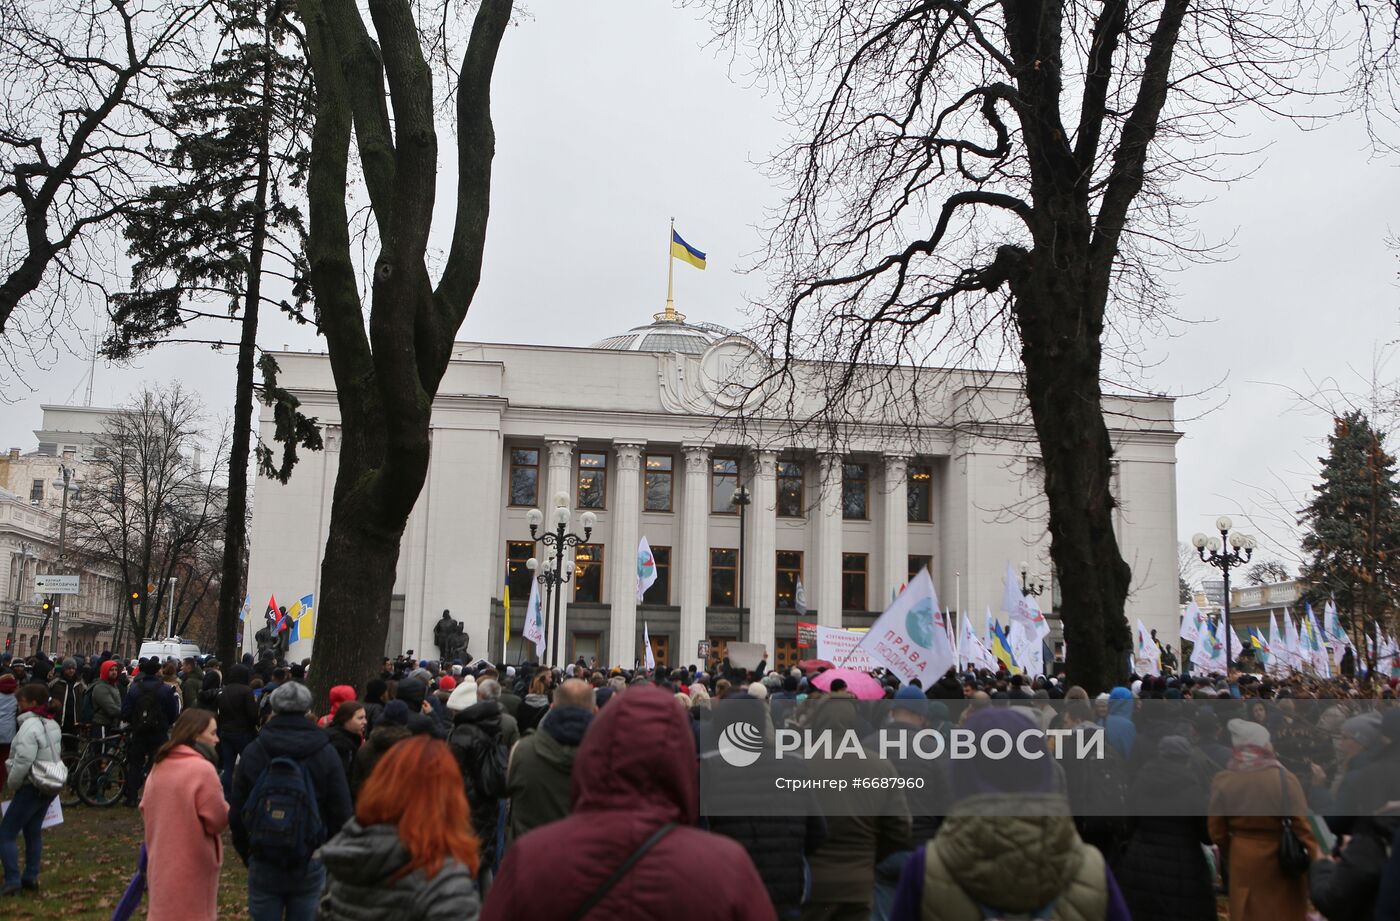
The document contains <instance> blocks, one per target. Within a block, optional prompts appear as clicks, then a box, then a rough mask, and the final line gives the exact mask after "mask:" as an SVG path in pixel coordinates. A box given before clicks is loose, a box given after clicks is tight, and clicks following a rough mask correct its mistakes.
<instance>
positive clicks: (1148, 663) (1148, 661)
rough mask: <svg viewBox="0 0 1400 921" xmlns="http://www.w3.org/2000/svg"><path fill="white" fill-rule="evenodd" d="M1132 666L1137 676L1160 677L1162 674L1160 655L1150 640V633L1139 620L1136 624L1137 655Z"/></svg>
mask: <svg viewBox="0 0 1400 921" xmlns="http://www.w3.org/2000/svg"><path fill="white" fill-rule="evenodd" d="M1135 659H1136V661H1135V662H1134V666H1135V668H1136V671H1137V673H1138V674H1139V675H1160V674H1161V673H1162V653H1161V650H1159V649H1158V648H1157V643H1156V641H1154V640H1153V639H1152V633H1151V631H1149V630H1148V629H1147V625H1146V624H1144V623H1143V622H1142V620H1141V619H1139V620H1138V622H1137V655H1136V657H1135Z"/></svg>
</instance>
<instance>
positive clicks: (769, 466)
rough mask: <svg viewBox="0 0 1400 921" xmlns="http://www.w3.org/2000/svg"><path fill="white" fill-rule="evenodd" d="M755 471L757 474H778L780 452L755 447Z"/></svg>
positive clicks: (753, 455)
mask: <svg viewBox="0 0 1400 921" xmlns="http://www.w3.org/2000/svg"><path fill="white" fill-rule="evenodd" d="M752 458H753V472H754V475H755V476H764V477H770V476H776V475H777V472H778V452H777V451H767V450H763V449H758V448H756V449H754V451H753V452H752Z"/></svg>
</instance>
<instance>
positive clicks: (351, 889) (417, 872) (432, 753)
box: [319, 736, 481, 921]
mask: <svg viewBox="0 0 1400 921" xmlns="http://www.w3.org/2000/svg"><path fill="white" fill-rule="evenodd" d="M471 827H472V825H471V814H470V810H469V809H468V807H467V797H466V794H465V793H464V792H463V789H462V775H461V772H460V771H459V770H458V769H457V761H456V759H454V758H453V757H452V753H451V752H450V751H449V750H448V748H447V744H446V743H445V742H441V741H439V740H437V739H434V738H431V737H429V736H413V737H411V738H408V739H404V740H403V741H402V742H399V743H398V744H397V745H395V746H394V747H393V748H391V749H389V751H388V753H387V754H385V755H384V757H383V758H381V759H380V760H379V763H378V764H376V765H375V767H374V773H372V774H370V776H369V780H367V781H365V785H364V787H363V788H361V790H360V798H359V802H358V803H357V804H356V806H355V817H354V818H353V819H351V820H350V821H348V822H346V823H345V827H344V828H342V829H341V831H340V834H338V835H336V836H335V837H334V838H332V839H331V840H330V841H327V842H326V843H325V845H323V846H322V848H321V850H320V854H319V856H320V858H321V861H322V862H323V863H324V864H325V866H326V873H327V874H328V876H329V878H330V886H329V888H328V889H327V892H326V897H325V898H324V899H323V900H322V903H321V914H320V916H319V917H320V918H321V919H322V921H354V919H360V918H376V919H382V921H475V919H476V916H477V913H478V912H479V910H480V907H481V906H480V902H479V901H478V899H477V895H476V887H475V885H474V884H473V882H472V878H473V877H474V876H475V875H476V870H477V863H478V858H477V842H476V837H475V836H474V835H473V834H472V832H471Z"/></svg>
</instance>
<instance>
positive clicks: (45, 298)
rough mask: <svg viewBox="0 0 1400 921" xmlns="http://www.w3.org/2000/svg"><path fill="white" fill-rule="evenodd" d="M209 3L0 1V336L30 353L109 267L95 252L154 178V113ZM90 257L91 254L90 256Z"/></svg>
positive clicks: (189, 54)
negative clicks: (32, 306) (96, 242)
mask: <svg viewBox="0 0 1400 921" xmlns="http://www.w3.org/2000/svg"><path fill="white" fill-rule="evenodd" d="M207 7H208V0H185V2H181V0H174V2H171V0H74V2H70V3H34V2H28V0H0V86H3V88H4V96H5V99H4V103H3V105H0V333H4V332H9V331H11V322H12V320H13V319H14V312H15V309H16V307H18V306H19V304H20V302H21V301H23V300H25V299H26V298H30V297H34V298H36V299H40V300H41V301H42V309H38V310H36V311H35V313H34V315H33V317H31V318H29V320H28V321H27V322H25V323H22V324H20V328H19V332H20V333H21V335H19V336H10V337H9V338H8V341H9V342H10V343H12V344H17V345H23V346H27V347H29V348H33V347H34V346H35V345H36V344H37V343H38V342H41V341H43V336H42V334H43V333H44V332H47V331H50V330H52V329H53V328H55V327H57V326H58V325H59V324H61V323H62V322H63V321H64V320H65V319H66V316H67V313H68V312H69V311H71V310H72V307H73V304H74V302H76V301H77V300H79V298H80V296H81V294H82V293H83V289H85V288H86V287H87V286H89V285H99V286H100V285H102V284H103V283H104V281H105V279H106V278H107V276H108V274H109V273H110V271H111V267H110V265H109V264H108V262H107V259H106V258H105V257H104V256H103V255H98V254H94V253H92V252H91V251H90V249H89V245H90V244H91V243H92V238H93V236H94V235H95V234H97V233H98V232H99V231H102V230H104V229H105V228H107V227H108V226H109V225H110V224H111V223H112V222H113V221H114V220H115V219H118V218H120V216H121V215H123V214H124V213H126V211H127V209H128V208H129V207H130V206H131V204H132V202H133V201H135V200H136V199H137V198H139V197H140V195H141V191H142V189H143V187H144V184H145V183H146V182H148V181H149V180H150V179H151V178H152V177H154V176H156V175H158V174H159V171H160V169H161V166H162V164H161V160H160V156H159V152H158V151H159V146H160V145H159V137H160V132H159V123H158V119H156V118H154V117H153V114H154V113H153V107H154V106H159V105H160V104H161V100H162V99H163V94H164V92H165V91H166V89H167V88H168V87H169V84H170V82H171V81H173V80H175V79H178V78H179V77H180V76H181V75H184V74H187V73H188V64H189V62H190V61H191V60H192V59H197V56H196V54H195V52H194V50H193V48H192V44H193V43H192V38H191V33H192V32H193V29H192V26H194V25H195V24H196V23H198V22H199V21H200V18H201V16H202V14H203V13H204V11H205V10H206V9H207ZM94 257H95V258H94Z"/></svg>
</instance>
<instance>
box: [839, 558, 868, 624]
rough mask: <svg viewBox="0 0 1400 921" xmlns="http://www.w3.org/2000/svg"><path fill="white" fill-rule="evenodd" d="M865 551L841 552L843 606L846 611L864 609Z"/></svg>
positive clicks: (866, 559)
mask: <svg viewBox="0 0 1400 921" xmlns="http://www.w3.org/2000/svg"><path fill="white" fill-rule="evenodd" d="M867 562H868V558H867V556H866V555H865V554H864V553H843V554H841V608H842V610H845V611H864V610H865V609H866V608H865V582H866V564H867Z"/></svg>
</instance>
